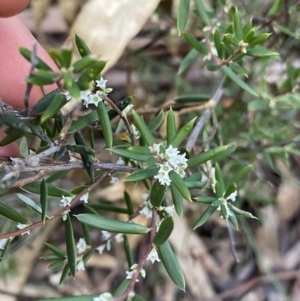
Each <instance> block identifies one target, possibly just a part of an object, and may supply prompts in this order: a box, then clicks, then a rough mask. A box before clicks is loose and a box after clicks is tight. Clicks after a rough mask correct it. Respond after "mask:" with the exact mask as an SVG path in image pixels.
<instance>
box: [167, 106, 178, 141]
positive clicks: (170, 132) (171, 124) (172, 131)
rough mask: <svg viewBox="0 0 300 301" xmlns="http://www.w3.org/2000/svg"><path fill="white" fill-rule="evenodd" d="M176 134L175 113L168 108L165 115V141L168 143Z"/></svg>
mask: <svg viewBox="0 0 300 301" xmlns="http://www.w3.org/2000/svg"><path fill="white" fill-rule="evenodd" d="M175 136H176V122H175V115H174V112H173V110H172V108H170V110H169V112H168V116H167V143H168V145H170V143H171V141H172V140H173V139H174V137H175Z"/></svg>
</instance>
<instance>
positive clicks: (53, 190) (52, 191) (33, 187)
mask: <svg viewBox="0 0 300 301" xmlns="http://www.w3.org/2000/svg"><path fill="white" fill-rule="evenodd" d="M40 183H41V182H40V181H36V182H32V183H30V184H26V185H24V186H22V187H21V189H23V190H25V191H29V192H32V193H36V194H40V185H41V184H40ZM47 186H48V195H50V196H57V197H62V196H72V193H70V192H69V191H67V190H64V189H61V188H58V187H56V186H54V185H52V184H47Z"/></svg>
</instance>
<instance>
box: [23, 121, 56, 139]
mask: <svg viewBox="0 0 300 301" xmlns="http://www.w3.org/2000/svg"><path fill="white" fill-rule="evenodd" d="M27 124H28V126H29V127H30V129H31V131H32V134H34V135H35V136H37V137H39V138H40V139H41V140H42V141H44V142H45V143H51V140H50V138H49V137H48V135H47V134H46V133H45V132H44V131H43V129H42V128H41V127H40V126H37V125H35V124H33V123H29V122H28V123H27Z"/></svg>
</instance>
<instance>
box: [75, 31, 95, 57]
mask: <svg viewBox="0 0 300 301" xmlns="http://www.w3.org/2000/svg"><path fill="white" fill-rule="evenodd" d="M75 43H76V47H77V49H78V52H79V54H80V55H81V57H84V56H87V55H90V54H91V51H90V49H89V47H88V46H87V44H86V43H85V41H84V40H83V39H82V38H81V37H79V36H78V35H77V34H75Z"/></svg>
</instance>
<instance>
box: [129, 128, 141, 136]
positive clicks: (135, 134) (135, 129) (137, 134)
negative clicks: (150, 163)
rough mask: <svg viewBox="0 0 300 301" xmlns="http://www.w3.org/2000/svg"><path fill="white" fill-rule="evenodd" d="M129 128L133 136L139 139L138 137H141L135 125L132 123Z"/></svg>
mask: <svg viewBox="0 0 300 301" xmlns="http://www.w3.org/2000/svg"><path fill="white" fill-rule="evenodd" d="M130 128H131V131H132V134H133V136H134V137H135V138H136V139H139V138H140V137H141V134H140V132H139V130H138V129H137V128H136V126H135V125H134V124H132V125H131V126H130Z"/></svg>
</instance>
